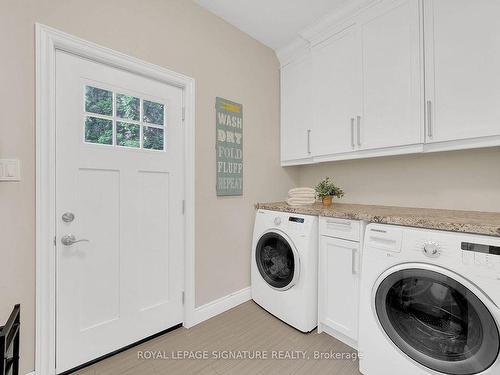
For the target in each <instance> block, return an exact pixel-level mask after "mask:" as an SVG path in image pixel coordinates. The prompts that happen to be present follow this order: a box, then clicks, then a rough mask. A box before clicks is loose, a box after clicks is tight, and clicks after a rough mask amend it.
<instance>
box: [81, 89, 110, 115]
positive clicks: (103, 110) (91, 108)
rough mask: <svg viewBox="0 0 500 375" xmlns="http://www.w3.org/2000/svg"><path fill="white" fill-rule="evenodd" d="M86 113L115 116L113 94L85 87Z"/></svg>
mask: <svg viewBox="0 0 500 375" xmlns="http://www.w3.org/2000/svg"><path fill="white" fill-rule="evenodd" d="M85 111H86V112H90V113H97V114H99V115H105V116H113V92H111V91H108V90H104V89H99V88H97V87H92V86H85Z"/></svg>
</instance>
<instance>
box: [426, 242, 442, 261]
mask: <svg viewBox="0 0 500 375" xmlns="http://www.w3.org/2000/svg"><path fill="white" fill-rule="evenodd" d="M422 251H423V252H424V254H425V255H426V256H428V257H429V258H437V257H438V256H440V255H441V249H440V248H439V244H438V243H437V242H434V241H426V242H424V246H423V249H422Z"/></svg>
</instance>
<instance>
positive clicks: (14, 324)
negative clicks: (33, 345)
mask: <svg viewBox="0 0 500 375" xmlns="http://www.w3.org/2000/svg"><path fill="white" fill-rule="evenodd" d="M20 314H21V306H20V305H15V306H14V310H13V311H12V313H11V314H10V317H9V319H8V320H7V323H5V325H4V326H0V355H1V356H2V357H1V358H0V375H19V330H20V327H21V321H20Z"/></svg>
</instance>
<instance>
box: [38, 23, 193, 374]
mask: <svg viewBox="0 0 500 375" xmlns="http://www.w3.org/2000/svg"><path fill="white" fill-rule="evenodd" d="M35 31H36V243H35V245H36V319H35V322H36V326H35V332H36V339H35V341H36V342H35V373H36V374H37V375H54V374H55V328H56V319H55V287H56V284H55V271H56V269H55V253H54V238H55V162H56V160H55V73H56V70H55V55H56V51H57V50H62V51H65V52H68V53H72V54H75V55H78V56H81V57H84V58H87V59H90V60H93V61H96V62H100V63H103V64H106V65H109V66H112V67H116V68H119V69H123V70H126V71H129V72H132V73H135V74H140V75H142V76H145V77H148V78H151V79H154V80H156V81H161V82H165V83H168V84H170V85H174V86H177V87H180V88H182V89H183V90H184V98H183V101H184V103H183V105H184V107H185V113H186V115H185V119H184V125H183V126H184V129H185V130H184V131H185V134H184V136H185V137H184V142H185V144H184V153H185V155H184V160H185V181H184V186H185V201H186V203H185V214H184V222H185V238H184V241H185V249H184V268H185V270H184V291H185V301H184V326H186V327H188V328H189V327H191V326H193V325H194V324H195V322H196V319H195V275H194V272H195V264H194V262H195V80H194V79H193V78H191V77H187V76H185V75H182V74H179V73H176V72H173V71H171V70H168V69H164V68H162V67H160V66H157V65H154V64H151V63H148V62H145V61H142V60H139V59H136V58H134V57H131V56H128V55H125V54H123V53H120V52H117V51H114V50H112V49H109V48H106V47H102V46H100V45H97V44H94V43H91V42H88V41H85V40H83V39H80V38H77V37H75V36H72V35H69V34H66V33H64V32H61V31H59V30H56V29H53V28H51V27H48V26H45V25H42V24H39V23H37V24H35Z"/></svg>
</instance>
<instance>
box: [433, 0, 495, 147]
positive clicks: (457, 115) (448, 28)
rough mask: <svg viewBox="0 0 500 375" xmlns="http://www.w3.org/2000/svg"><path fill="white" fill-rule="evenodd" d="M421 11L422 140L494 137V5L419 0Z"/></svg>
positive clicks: (482, 0) (485, 0)
mask: <svg viewBox="0 0 500 375" xmlns="http://www.w3.org/2000/svg"><path fill="white" fill-rule="evenodd" d="M424 11H425V17H424V20H425V35H426V39H425V57H426V96H427V98H426V99H427V111H428V113H427V119H428V123H427V137H426V141H427V142H439V141H450V140H459V139H466V138H475V137H484V136H491V135H499V134H500V106H499V103H500V22H499V20H498V16H499V15H500V1H498V0H475V1H470V0H425V1H424ZM429 120H430V121H429Z"/></svg>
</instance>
